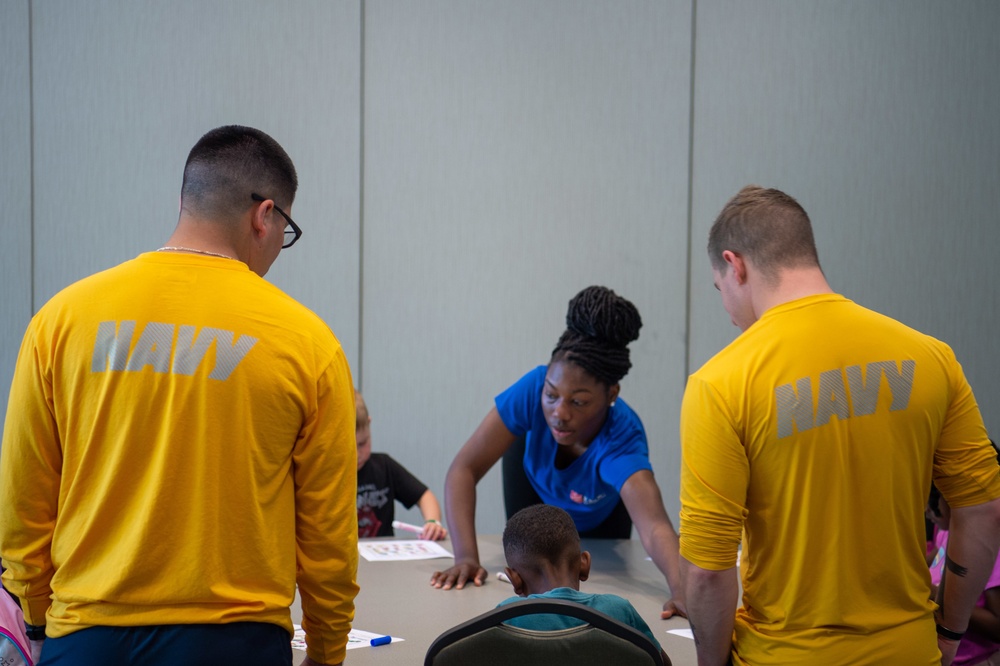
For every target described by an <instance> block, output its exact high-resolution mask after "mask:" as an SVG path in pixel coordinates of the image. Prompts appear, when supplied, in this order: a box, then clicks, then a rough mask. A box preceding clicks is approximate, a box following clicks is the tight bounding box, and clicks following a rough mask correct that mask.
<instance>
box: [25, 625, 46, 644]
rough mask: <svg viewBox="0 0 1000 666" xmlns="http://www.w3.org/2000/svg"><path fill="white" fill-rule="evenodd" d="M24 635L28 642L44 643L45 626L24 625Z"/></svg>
mask: <svg viewBox="0 0 1000 666" xmlns="http://www.w3.org/2000/svg"><path fill="white" fill-rule="evenodd" d="M24 633H25V634H27V636H28V640H29V641H44V640H45V625H44V624H28V623H27V622H25V623H24Z"/></svg>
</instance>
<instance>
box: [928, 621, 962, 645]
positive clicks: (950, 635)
mask: <svg viewBox="0 0 1000 666" xmlns="http://www.w3.org/2000/svg"><path fill="white" fill-rule="evenodd" d="M935 624H936V623H935ZM937 632H938V635H939V636H944V637H945V638H947V639H948V640H950V641H960V640H962V636H964V635H965V632H964V631H962V632H958V631H952V630H951V629H948V628H947V627H942V626H941V625H940V624H938V625H937Z"/></svg>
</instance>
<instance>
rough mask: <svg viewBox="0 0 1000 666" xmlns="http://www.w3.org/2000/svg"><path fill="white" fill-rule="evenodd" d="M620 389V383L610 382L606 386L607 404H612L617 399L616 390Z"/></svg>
mask: <svg viewBox="0 0 1000 666" xmlns="http://www.w3.org/2000/svg"><path fill="white" fill-rule="evenodd" d="M621 390H622V385H621V384H612V385H611V386H609V387H608V405H609V406H614V404H615V400H617V399H618V392H619V391H621Z"/></svg>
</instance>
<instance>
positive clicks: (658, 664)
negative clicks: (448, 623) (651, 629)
mask: <svg viewBox="0 0 1000 666" xmlns="http://www.w3.org/2000/svg"><path fill="white" fill-rule="evenodd" d="M538 613H552V614H555V615H568V616H570V617H575V618H578V619H580V620H583V621H584V622H586V623H587V624H583V625H580V626H577V627H572V628H570V629H559V630H556V631H535V630H532V629H521V628H520V627H512V626H510V625H506V624H504V622H506V621H507V620H510V619H511V618H515V617H521V616H524V615H535V614H538ZM469 664H474V665H475V666H500V665H506V664H517V666H562V665H566V666H607V665H608V664H614V665H617V664H628V665H629V666H631V665H633V664H635V665H636V666H645V665H648V666H671V665H670V660H669V659H667V660H666V661H664V659H663V658H662V656H661V654H660V650H658V649H657V647H656V645H655V644H654V643H653V642H652V641H651V640H649V638H648V637H647V636H646V635H645V634H643V633H642V632H641V631H638V630H637V629H634V628H633V627H630V626H629V625H627V624H625V623H623V622H619V621H618V620H615V619H614V618H611V617H609V616H607V615H605V614H604V613H601V612H600V611H596V610H594V609H593V608H590V607H589V606H584V605H583V604H578V603H574V602H572V601H564V600H561V599H525V600H524V601H515V602H514V603H511V604H507V605H505V606H501V607H500V608H494V609H493V610H491V611H487V612H486V613H483V614H482V615H480V616H478V617H475V618H473V619H471V620H469V621H468V622H463V623H462V624H460V625H458V626H456V627H453V628H451V629H449V630H448V631H446V632H444V633H443V634H441V635H440V636H438V637H437V638H436V639H435V640H434V642H433V643H431V646H430V647H429V648H428V649H427V655H426V657H425V658H424V666H467V665H469Z"/></svg>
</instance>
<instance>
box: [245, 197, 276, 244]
mask: <svg viewBox="0 0 1000 666" xmlns="http://www.w3.org/2000/svg"><path fill="white" fill-rule="evenodd" d="M272 208H274V201H273V200H271V199H264V201H261V202H260V204H259V205H258V206H257V207H256V208H254V211H253V214H252V215H251V217H250V228H251V229H252V230H253V239H254V240H255V241H259V240H261V239H262V238H263V237H264V236H265V235H266V234H267V216H268V214H270V212H271V209H272Z"/></svg>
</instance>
